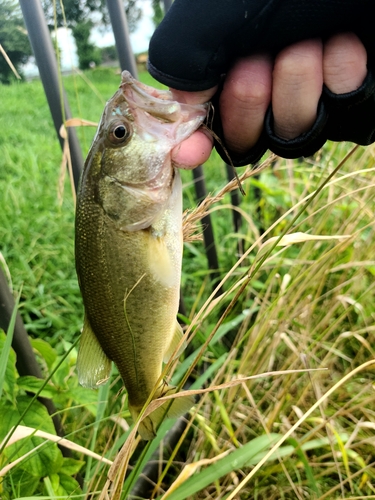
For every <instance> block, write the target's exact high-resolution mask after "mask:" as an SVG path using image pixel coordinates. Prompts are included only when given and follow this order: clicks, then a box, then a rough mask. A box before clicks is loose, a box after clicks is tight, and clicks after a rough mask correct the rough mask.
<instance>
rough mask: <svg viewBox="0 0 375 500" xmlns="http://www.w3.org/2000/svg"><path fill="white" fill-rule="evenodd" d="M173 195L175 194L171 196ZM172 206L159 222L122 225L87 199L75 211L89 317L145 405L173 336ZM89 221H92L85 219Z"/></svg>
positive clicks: (175, 244)
mask: <svg viewBox="0 0 375 500" xmlns="http://www.w3.org/2000/svg"><path fill="white" fill-rule="evenodd" d="M174 196H175V195H174ZM172 202H173V196H172V198H171V203H170V204H169V207H167V209H166V211H165V213H164V214H162V216H161V217H160V219H159V221H158V222H157V223H156V224H155V226H154V227H150V228H147V229H144V230H140V231H134V232H128V231H122V230H120V229H119V228H118V227H117V225H116V222H115V221H113V220H112V219H110V218H109V217H108V216H107V215H105V214H104V213H103V211H102V210H101V208H100V207H98V206H97V205H95V204H94V203H90V200H89V201H88V202H87V203H86V204H85V202H84V201H83V202H82V203H81V207H79V208H78V211H77V233H78V236H77V237H76V252H77V255H78V256H79V258H78V259H77V272H78V275H79V281H80V286H81V291H82V296H83V302H84V306H85V313H86V317H87V319H88V321H89V323H90V326H91V328H92V330H93V332H94V334H95V336H96V338H97V339H98V341H99V343H100V345H101V347H102V349H103V351H104V352H105V354H106V355H107V356H108V357H109V358H110V359H111V360H112V361H114V362H115V364H116V365H117V367H118V370H119V372H120V374H121V376H122V378H123V380H124V383H125V387H126V389H127V392H128V395H129V403H130V404H131V405H132V406H135V407H142V406H143V404H144V403H145V401H146V400H147V398H148V396H149V394H150V392H151V391H152V389H153V388H154V386H155V383H156V382H157V380H158V378H159V377H160V374H161V369H162V361H163V358H164V356H165V353H166V351H167V350H168V348H169V346H170V344H171V342H172V338H173V336H174V333H175V325H176V313H177V310H178V303H179V285H180V272H181V254H182V242H181V227H180V222H179V219H181V210H180V213H179V216H178V217H177V214H176V210H175V209H174V208H175V207H174V205H175V202H174V203H172ZM88 222H89V223H88Z"/></svg>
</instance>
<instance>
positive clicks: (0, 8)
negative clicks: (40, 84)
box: [0, 0, 31, 83]
mask: <svg viewBox="0 0 375 500" xmlns="http://www.w3.org/2000/svg"><path fill="white" fill-rule="evenodd" d="M0 43H1V45H2V48H3V49H4V51H5V52H6V54H7V56H8V57H9V59H10V60H11V62H12V64H13V65H14V66H15V68H16V69H17V70H18V72H20V65H21V64H24V63H25V62H26V61H27V59H28V58H29V56H30V55H31V47H30V43H29V39H28V37H27V33H26V30H25V26H24V22H23V18H22V13H21V10H20V7H19V4H18V2H17V1H16V0H2V1H1V3H0ZM14 79H15V76H14V74H13V71H12V69H11V67H10V66H9V64H8V62H7V61H6V59H5V57H4V55H3V54H2V53H1V52H0V82H1V83H10V82H11V81H13V80H14Z"/></svg>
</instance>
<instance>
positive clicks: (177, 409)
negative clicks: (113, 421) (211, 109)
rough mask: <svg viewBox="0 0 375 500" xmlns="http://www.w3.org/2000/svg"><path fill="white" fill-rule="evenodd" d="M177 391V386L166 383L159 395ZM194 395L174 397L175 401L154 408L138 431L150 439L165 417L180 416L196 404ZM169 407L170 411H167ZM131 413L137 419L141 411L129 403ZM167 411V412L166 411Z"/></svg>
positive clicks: (145, 438) (147, 439)
mask: <svg viewBox="0 0 375 500" xmlns="http://www.w3.org/2000/svg"><path fill="white" fill-rule="evenodd" d="M175 392H176V387H173V386H170V385H166V384H164V388H163V390H162V391H160V393H159V394H158V397H159V398H160V397H163V396H169V395H171V394H174V393H175ZM194 403H195V398H194V396H191V395H187V396H181V397H179V398H175V399H173V401H166V402H165V403H164V404H163V405H162V406H160V407H159V408H158V409H156V410H154V411H153V412H152V413H150V415H148V416H147V417H146V418H145V419H143V420H142V422H141V423H140V424H139V427H138V432H139V434H140V435H141V437H142V439H144V440H146V441H149V440H151V439H153V438H154V437H155V436H156V431H157V428H158V427H159V425H160V424H161V422H162V421H163V418H164V417H166V418H179V417H181V416H182V415H184V414H185V413H188V411H189V410H190V409H191V407H192V406H194ZM167 408H168V411H167ZM129 410H130V413H131V415H132V417H133V420H134V421H135V420H136V419H137V418H138V415H139V411H138V409H136V408H133V407H131V406H130V405H129ZM166 411H167V414H165V412H166Z"/></svg>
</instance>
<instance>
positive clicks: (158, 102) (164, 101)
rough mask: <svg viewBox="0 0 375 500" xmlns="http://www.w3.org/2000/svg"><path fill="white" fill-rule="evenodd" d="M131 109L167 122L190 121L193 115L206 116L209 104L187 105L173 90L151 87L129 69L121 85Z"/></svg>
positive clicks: (124, 72)
mask: <svg viewBox="0 0 375 500" xmlns="http://www.w3.org/2000/svg"><path fill="white" fill-rule="evenodd" d="M120 89H121V90H122V93H123V96H124V97H125V99H126V101H127V103H128V105H129V107H130V109H131V110H132V111H133V110H135V109H137V108H138V109H141V110H142V111H144V112H145V113H147V114H149V115H151V116H153V117H154V118H156V119H158V120H159V121H162V122H166V123H175V122H180V123H181V122H182V123H183V122H188V121H190V120H191V117H192V115H195V116H196V117H197V118H200V119H202V117H203V118H204V117H205V116H206V113H207V106H206V105H202V104H198V105H188V106H187V105H185V104H181V103H179V102H177V101H175V100H174V99H173V96H172V92H170V91H169V90H160V89H155V88H154V87H150V86H148V85H146V84H144V83H141V82H139V81H138V80H136V79H135V78H134V77H133V76H132V75H131V74H130V73H129V71H123V72H122V82H121V85H120Z"/></svg>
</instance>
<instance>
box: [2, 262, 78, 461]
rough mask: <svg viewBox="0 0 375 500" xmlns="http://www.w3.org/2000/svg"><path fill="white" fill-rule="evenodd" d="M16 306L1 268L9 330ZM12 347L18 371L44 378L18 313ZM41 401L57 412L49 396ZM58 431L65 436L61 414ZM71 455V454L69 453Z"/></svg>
mask: <svg viewBox="0 0 375 500" xmlns="http://www.w3.org/2000/svg"><path fill="white" fill-rule="evenodd" d="M14 307H15V302H14V298H13V295H12V293H11V291H10V289H9V286H8V283H7V280H6V278H5V276H4V273H3V271H2V270H1V269H0V328H1V329H2V330H4V332H7V330H8V327H9V323H10V318H11V316H12V313H13V309H14ZM12 347H13V349H14V351H15V353H16V355H17V362H16V367H17V371H18V373H19V374H20V375H21V376H23V375H34V377H37V378H43V376H42V371H41V369H40V367H39V365H38V362H37V360H36V358H35V355H34V351H33V349H32V347H31V344H30V339H29V336H28V335H27V332H26V330H25V327H24V325H23V322H22V319H21V316H20V314H19V313H17V317H16V324H15V326H14V333H13V341H12ZM38 399H39V401H40V402H41V403H43V404H44V406H45V407H46V408H47V410H48V413H49V414H50V415H54V414H55V413H56V408H55V406H54V404H53V403H52V401H51V400H50V399H47V398H38ZM52 419H53V423H54V425H55V429H56V432H57V434H58V435H59V436H63V435H64V432H63V428H62V425H61V420H60V416H59V415H54V416H53V417H52ZM69 456H70V454H69Z"/></svg>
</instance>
